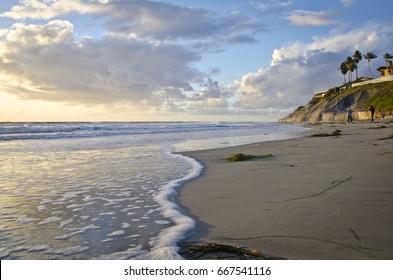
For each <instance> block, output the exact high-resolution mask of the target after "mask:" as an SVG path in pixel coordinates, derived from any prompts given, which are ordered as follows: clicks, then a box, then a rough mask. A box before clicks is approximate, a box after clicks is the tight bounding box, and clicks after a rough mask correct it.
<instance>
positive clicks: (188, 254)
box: [179, 242, 282, 260]
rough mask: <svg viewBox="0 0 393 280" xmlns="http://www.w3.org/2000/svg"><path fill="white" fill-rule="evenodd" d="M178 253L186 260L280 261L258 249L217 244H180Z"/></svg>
mask: <svg viewBox="0 0 393 280" xmlns="http://www.w3.org/2000/svg"><path fill="white" fill-rule="evenodd" d="M179 246H180V250H179V253H180V255H182V256H183V257H184V258H186V259H191V260H196V259H217V260H230V259H232V260H275V259H282V258H278V257H274V256H270V255H267V254H262V253H261V252H260V251H259V250H258V249H251V250H248V249H245V248H242V247H234V246H231V245H226V244H219V243H194V242H182V243H180V244H179Z"/></svg>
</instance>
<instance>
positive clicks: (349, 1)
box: [340, 0, 356, 7]
mask: <svg viewBox="0 0 393 280" xmlns="http://www.w3.org/2000/svg"><path fill="white" fill-rule="evenodd" d="M340 2H341V4H342V5H343V6H344V7H350V6H352V5H353V4H355V3H356V0H340Z"/></svg>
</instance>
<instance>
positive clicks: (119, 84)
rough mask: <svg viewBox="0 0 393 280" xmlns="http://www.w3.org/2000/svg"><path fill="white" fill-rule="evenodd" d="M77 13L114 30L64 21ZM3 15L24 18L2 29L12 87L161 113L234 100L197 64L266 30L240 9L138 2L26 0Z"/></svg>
mask: <svg viewBox="0 0 393 280" xmlns="http://www.w3.org/2000/svg"><path fill="white" fill-rule="evenodd" d="M71 13H72V14H73V15H74V17H77V16H78V14H86V13H87V14H91V15H93V16H92V17H91V20H96V22H97V23H98V24H102V23H103V24H104V26H103V27H104V28H106V29H105V32H106V33H104V34H102V36H101V37H100V38H93V37H87V36H85V37H83V36H78V35H77V34H76V32H75V26H74V24H73V23H72V22H70V21H69V20H64V18H65V17H64V15H68V14H71ZM1 16H2V17H9V18H13V19H15V20H18V21H20V22H17V23H15V24H13V25H12V26H10V27H9V28H6V29H1V30H0V89H1V90H3V91H4V92H7V93H9V94H12V95H14V96H17V97H18V98H21V99H31V100H37V99H39V100H47V101H57V102H65V103H71V104H86V105H93V104H94V105H98V104H109V103H110V104H112V105H111V106H114V105H113V104H118V106H119V107H121V108H132V109H136V108H140V109H141V110H142V109H143V110H147V111H148V110H150V109H152V108H153V110H158V111H160V112H164V111H165V112H168V111H169V110H174V111H182V110H186V109H193V108H196V107H197V105H198V104H199V105H200V106H207V108H210V107H211V108H213V109H214V108H222V107H223V106H224V104H228V103H227V101H226V100H225V98H227V97H228V95H227V94H226V92H225V91H222V89H221V86H220V85H219V84H218V82H217V81H213V80H212V79H209V75H210V74H209V73H202V72H201V71H199V70H197V69H196V68H195V67H193V65H194V64H195V63H196V62H198V61H200V60H201V58H202V56H203V55H204V54H205V53H206V52H211V51H219V50H221V49H223V48H225V47H226V46H227V45H233V44H244V43H247V44H248V43H254V42H255V37H254V35H255V33H258V32H262V31H264V30H265V25H264V24H263V23H261V22H260V21H259V20H251V19H249V18H247V17H246V16H244V15H243V14H241V13H239V12H230V13H226V14H219V13H216V12H213V11H209V10H206V9H193V8H189V7H181V6H176V5H171V4H167V3H164V2H156V1H138V0H136V1H105V0H101V1H89V2H84V1H81V0H57V1H54V0H45V1H44V0H41V1H38V0H21V1H20V3H19V4H18V5H15V6H14V7H12V8H11V9H10V10H9V11H8V12H4V13H2V14H1ZM60 18H62V19H60ZM38 19H39V20H40V21H37V20H38ZM32 20H33V21H32ZM28 22H30V23H31V22H33V23H34V24H28ZM76 22H77V21H76ZM76 22H75V23H76ZM194 85H199V87H200V90H194V89H193V86H194ZM116 106H117V105H116Z"/></svg>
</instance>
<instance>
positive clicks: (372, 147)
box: [178, 120, 393, 260]
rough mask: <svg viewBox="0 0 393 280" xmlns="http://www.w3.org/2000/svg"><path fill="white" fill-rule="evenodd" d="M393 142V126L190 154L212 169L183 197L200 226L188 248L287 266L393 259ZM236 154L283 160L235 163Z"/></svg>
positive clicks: (360, 126) (349, 128) (363, 125)
mask: <svg viewBox="0 0 393 280" xmlns="http://www.w3.org/2000/svg"><path fill="white" fill-rule="evenodd" d="M336 129H339V130H341V131H342V132H341V135H340V136H338V137H335V136H330V137H310V136H309V135H311V134H316V133H324V132H327V133H331V132H333V131H334V130H336ZM391 136H393V121H392V120H385V121H381V120H379V121H377V122H375V123H370V122H357V123H356V122H355V123H353V124H350V125H348V124H344V123H339V124H322V125H318V126H313V128H312V130H311V131H310V132H309V133H308V136H305V137H303V138H298V139H292V140H284V141H275V142H264V143H258V144H251V145H246V146H239V147H231V148H225V149H215V150H206V151H196V152H187V153H183V154H185V155H187V156H190V157H193V158H195V159H197V160H198V161H200V162H201V163H202V164H203V165H204V167H205V169H204V171H203V174H202V176H201V177H199V178H198V179H196V180H194V181H191V182H189V183H187V184H186V185H185V186H184V187H183V188H182V189H181V190H180V191H179V197H178V202H179V204H180V205H181V207H183V208H184V209H185V210H186V211H187V212H188V213H189V214H190V215H191V216H192V217H194V218H195V220H196V221H197V227H196V229H195V231H194V232H193V233H192V234H191V235H190V237H189V238H188V239H187V240H186V241H187V242H213V243H220V244H227V245H232V246H237V247H243V248H248V249H258V250H260V251H261V252H262V253H263V254H267V255H271V256H276V257H280V258H286V259H302V260H307V259H316V260H318V259H356V260H358V259H393V139H392V138H391ZM389 137H390V138H389ZM384 138H388V139H384ZM236 153H245V154H250V155H263V154H273V157H270V158H265V159H253V160H248V161H243V162H235V163H230V162H228V161H227V160H225V158H226V157H229V156H231V155H232V154H236Z"/></svg>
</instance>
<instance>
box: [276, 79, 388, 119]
mask: <svg viewBox="0 0 393 280" xmlns="http://www.w3.org/2000/svg"><path fill="white" fill-rule="evenodd" d="M370 105H373V106H374V107H375V108H376V112H375V118H376V119H383V118H393V81H388V82H381V83H370V84H367V85H362V86H357V87H352V88H347V89H344V90H340V88H332V89H329V90H328V91H326V92H323V93H319V94H316V95H314V97H313V98H312V99H311V100H310V101H309V102H308V103H307V104H306V105H304V106H300V107H298V108H297V109H296V110H295V111H294V112H292V113H291V114H289V115H288V116H286V117H285V118H283V119H280V120H279V122H288V123H292V122H335V121H345V120H346V119H347V115H346V112H345V110H346V108H347V107H348V106H351V108H352V110H353V111H354V113H353V117H354V120H369V119H370V112H368V108H369V106H370Z"/></svg>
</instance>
